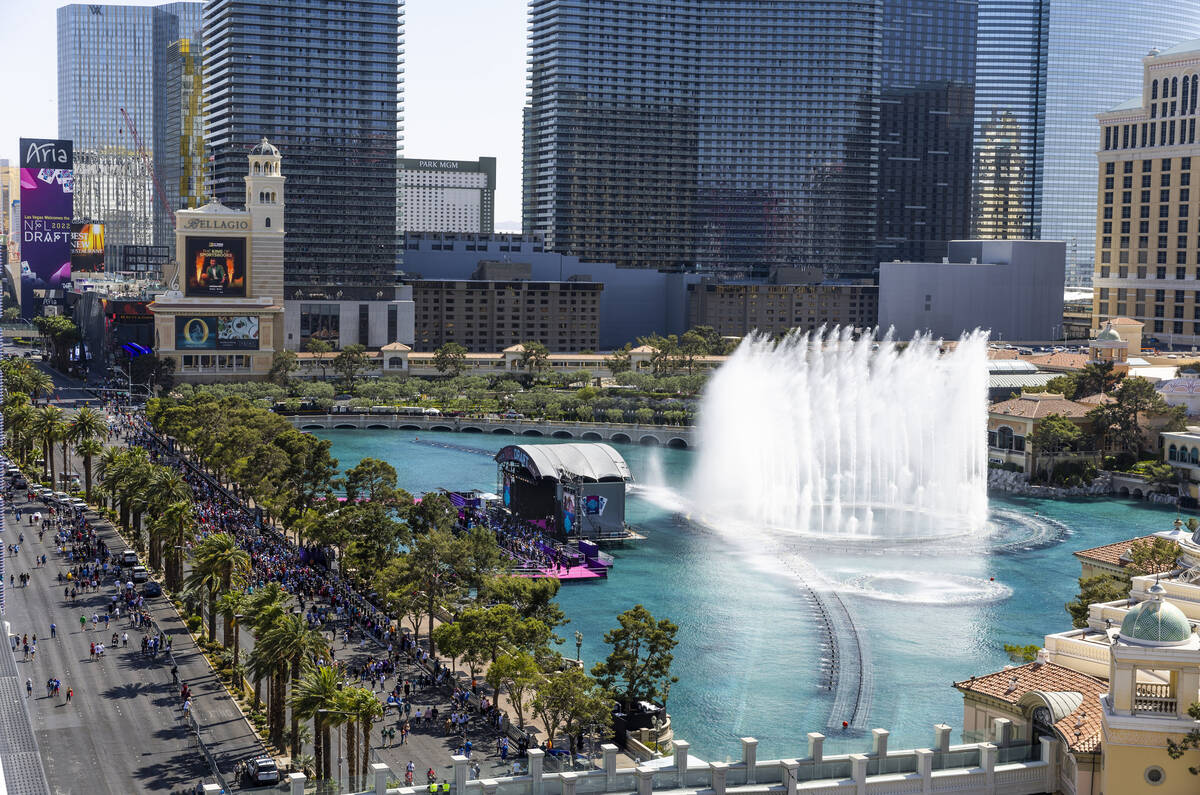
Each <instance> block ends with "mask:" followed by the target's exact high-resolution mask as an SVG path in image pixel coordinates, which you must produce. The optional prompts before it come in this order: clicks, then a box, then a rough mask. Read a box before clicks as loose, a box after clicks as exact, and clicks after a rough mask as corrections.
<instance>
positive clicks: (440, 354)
mask: <svg viewBox="0 0 1200 795" xmlns="http://www.w3.org/2000/svg"><path fill="white" fill-rule="evenodd" d="M466 365H467V349H466V348H464V347H463V346H461V345H459V344H458V343H457V342H447V343H445V344H444V345H442V346H441V347H439V348H438V349H437V350H436V351H434V353H433V366H434V367H436V368H437V370H438V372H439V373H441V374H442V375H449V376H457V375H461V374H462V371H463V370H464V369H465V368H466Z"/></svg>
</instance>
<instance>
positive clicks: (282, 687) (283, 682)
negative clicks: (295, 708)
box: [250, 638, 288, 746]
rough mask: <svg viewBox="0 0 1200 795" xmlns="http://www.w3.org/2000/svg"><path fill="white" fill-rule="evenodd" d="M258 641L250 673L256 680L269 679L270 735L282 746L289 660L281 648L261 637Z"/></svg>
mask: <svg viewBox="0 0 1200 795" xmlns="http://www.w3.org/2000/svg"><path fill="white" fill-rule="evenodd" d="M256 641H257V642H256V643H255V644H254V649H253V650H252V651H251V652H250V674H251V676H253V677H254V678H255V679H256V680H262V679H266V680H267V683H268V690H267V692H268V693H269V694H270V695H269V698H268V699H267V731H268V736H269V739H270V741H271V742H272V743H273V744H274V745H276V746H282V745H283V721H284V715H285V712H284V701H285V696H286V692H287V675H288V661H287V658H286V657H284V656H283V655H282V653H281V652H280V651H279V649H277V648H274V647H272V646H269V645H264V644H263V642H262V639H261V638H256Z"/></svg>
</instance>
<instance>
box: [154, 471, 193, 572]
mask: <svg viewBox="0 0 1200 795" xmlns="http://www.w3.org/2000/svg"><path fill="white" fill-rule="evenodd" d="M145 497H146V504H147V505H146V507H147V508H148V509H149V512H150V513H152V514H155V515H156V516H160V517H161V516H162V515H163V514H164V513H165V511H166V506H171V505H175V504H176V503H183V504H184V505H186V506H188V511H187V513H188V514H189V515H190V514H191V504H192V500H191V497H192V489H191V487H190V486H189V485H188V484H187V481H185V480H184V479H183V476H182V475H180V474H179V472H177V471H176V470H174V469H171V468H170V467H164V466H157V465H155V466H154V467H153V468H152V469H151V470H150V472H149V478H148V480H147V488H146V491H145ZM193 524H194V522H193ZM189 535H194V533H192V534H189ZM148 542H149V545H150V550H149V551H150V568H152V569H157V568H158V567H159V565H160V561H161V560H162V539H160V538H159V537H158V535H157V534H155V532H154V530H153V522H151V531H150V533H149V534H148Z"/></svg>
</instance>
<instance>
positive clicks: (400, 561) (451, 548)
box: [376, 529, 462, 655]
mask: <svg viewBox="0 0 1200 795" xmlns="http://www.w3.org/2000/svg"><path fill="white" fill-rule="evenodd" d="M460 551H461V548H460V547H459V545H458V544H456V543H455V538H454V534H453V533H452V532H450V531H449V530H440V529H438V530H430V531H429V532H426V533H421V534H418V535H417V536H416V537H415V540H414V541H413V546H412V549H410V550H409V552H408V554H407V555H404V556H402V557H399V558H397V559H395V560H393V561H392V562H391V563H389V564H388V565H387V566H386V567H385V568H384V569H383V570H382V571H381V572H380V573H379V574H378V575H377V577H376V589H377V590H378V591H379V592H380V593H382V594H385V595H386V599H387V601H388V602H389V603H390V604H397V603H399V602H401V601H403V599H404V597H405V596H406V595H407V594H410V593H414V592H415V593H420V594H421V595H422V596H423V597H424V600H425V607H424V614H425V616H426V618H427V619H428V626H429V634H428V637H429V653H430V654H431V655H432V654H435V653H436V652H437V647H436V644H435V642H434V638H433V619H434V615H435V614H436V612H437V610H438V609H439V608H441V607H444V606H446V605H447V604H449V602H450V600H451V599H452V598H453V597H454V596H456V595H457V594H459V593H460V592H461V591H462V581H461V580H460V579H459V576H458V569H457V566H456V563H457V561H458V555H459V553H460Z"/></svg>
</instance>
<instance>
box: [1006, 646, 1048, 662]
mask: <svg viewBox="0 0 1200 795" xmlns="http://www.w3.org/2000/svg"><path fill="white" fill-rule="evenodd" d="M1040 649H1041V647H1040V646H1036V645H1033V644H1030V645H1028V646H1017V645H1015V644H1012V643H1005V644H1004V651H1006V652H1008V656H1009V657H1011V658H1012V659H1013V660H1016V661H1019V662H1023V663H1028V662H1033V661H1034V660H1036V659H1037V655H1038V651H1039V650H1040Z"/></svg>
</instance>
